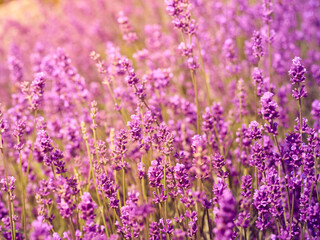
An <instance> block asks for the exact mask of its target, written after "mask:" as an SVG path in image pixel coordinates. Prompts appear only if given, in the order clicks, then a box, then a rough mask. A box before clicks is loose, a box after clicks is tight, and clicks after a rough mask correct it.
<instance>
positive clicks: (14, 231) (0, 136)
mask: <svg viewBox="0 0 320 240" xmlns="http://www.w3.org/2000/svg"><path fill="white" fill-rule="evenodd" d="M0 149H1V156H2V159H3V165H4V172H5V176H6V184H7V189H9V186H8V185H9V179H8V169H7V162H6V158H5V156H4V151H3V144H2V135H1V132H0ZM8 204H9V217H10V228H11V238H12V240H15V239H16V227H15V223H14V220H13V216H14V209H13V204H12V201H11V195H10V192H9V191H8Z"/></svg>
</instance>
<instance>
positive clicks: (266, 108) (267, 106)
mask: <svg viewBox="0 0 320 240" xmlns="http://www.w3.org/2000/svg"><path fill="white" fill-rule="evenodd" d="M273 95H274V94H273V93H271V92H265V93H264V94H263V96H262V97H261V100H260V102H261V106H262V108H261V114H262V118H263V119H264V120H267V121H268V122H271V121H272V120H274V119H276V118H278V117H279V116H280V115H279V111H278V104H277V103H276V102H275V101H274V100H273V99H272V97H273Z"/></svg>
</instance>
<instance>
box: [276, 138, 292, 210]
mask: <svg viewBox="0 0 320 240" xmlns="http://www.w3.org/2000/svg"><path fill="white" fill-rule="evenodd" d="M273 138H274V141H275V142H276V145H277V148H278V151H279V154H280V157H281V165H282V170H283V173H284V183H285V185H286V187H285V188H286V193H287V204H288V211H289V213H290V198H289V189H288V182H287V179H286V169H285V165H284V161H283V156H282V152H281V150H280V146H279V142H278V139H277V137H276V136H274V135H273ZM279 174H280V172H279ZM279 177H280V176H279ZM284 216H285V214H284Z"/></svg>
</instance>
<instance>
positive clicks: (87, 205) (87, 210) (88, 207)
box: [78, 192, 97, 221]
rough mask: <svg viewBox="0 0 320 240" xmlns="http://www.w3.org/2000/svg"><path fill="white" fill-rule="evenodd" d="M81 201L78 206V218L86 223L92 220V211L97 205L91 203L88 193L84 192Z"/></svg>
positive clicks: (93, 216) (93, 215)
mask: <svg viewBox="0 0 320 240" xmlns="http://www.w3.org/2000/svg"><path fill="white" fill-rule="evenodd" d="M81 199H82V201H81V202H80V204H79V205H78V209H79V210H80V211H81V214H80V217H81V218H82V219H84V220H86V221H87V220H88V219H94V218H95V214H94V209H95V208H97V205H96V204H95V202H93V201H92V199H91V195H90V193H88V192H84V193H83V194H82V196H81Z"/></svg>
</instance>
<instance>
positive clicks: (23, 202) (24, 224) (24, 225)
mask: <svg viewBox="0 0 320 240" xmlns="http://www.w3.org/2000/svg"><path fill="white" fill-rule="evenodd" d="M18 145H20V138H19V136H18ZM19 162H20V166H19V172H20V181H21V191H22V216H21V218H22V219H21V223H22V225H23V232H24V236H25V238H26V239H28V237H27V228H26V197H25V187H24V184H23V182H24V177H23V171H22V159H21V150H19Z"/></svg>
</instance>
